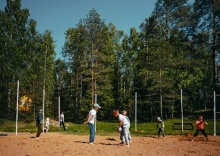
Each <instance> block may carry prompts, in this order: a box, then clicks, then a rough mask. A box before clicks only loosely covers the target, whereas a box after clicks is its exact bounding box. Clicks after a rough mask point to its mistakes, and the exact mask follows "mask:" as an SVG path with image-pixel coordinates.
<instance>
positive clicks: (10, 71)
mask: <svg viewBox="0 0 220 156" xmlns="http://www.w3.org/2000/svg"><path fill="white" fill-rule="evenodd" d="M218 6H219V1H218V0H216V1H213V0H206V1H199V0H195V2H194V3H193V4H189V3H188V1H187V0H166V1H165V0H157V2H156V4H155V9H154V11H153V12H152V15H151V16H150V17H149V18H147V19H146V20H145V22H143V23H142V24H141V25H140V31H138V30H136V28H131V29H130V32H129V34H124V32H123V31H122V30H117V28H116V26H115V25H114V24H113V23H109V24H106V23H105V21H104V20H103V19H101V17H100V15H99V13H98V12H97V11H96V10H95V9H92V10H90V11H89V13H88V15H87V16H86V17H85V18H84V19H81V20H80V21H79V23H78V24H77V25H76V26H74V27H71V28H68V29H67V30H66V32H65V39H66V40H65V43H64V46H63V51H62V54H63V57H64V60H61V59H58V60H56V61H55V51H54V47H55V45H54V41H53V38H52V33H51V32H50V31H49V30H46V31H45V32H44V33H43V34H40V33H39V32H38V31H37V29H36V25H37V21H35V20H33V19H30V14H29V10H28V9H21V0H8V1H7V5H6V7H5V10H4V11H0V73H2V74H1V75H0V91H1V95H0V107H1V110H0V117H3V118H7V119H14V118H15V110H14V108H15V104H16V83H17V80H20V95H21V96H23V95H27V96H29V97H30V98H31V99H32V100H33V102H32V105H31V108H30V112H28V113H25V112H19V116H20V120H23V121H26V122H28V123H29V122H31V121H33V120H35V118H36V117H35V116H36V112H37V111H38V109H39V108H40V107H42V95H43V86H45V89H46V96H45V116H48V117H53V118H56V119H57V117H58V96H60V100H61V111H63V112H64V113H65V119H66V121H71V122H74V123H82V121H83V120H84V118H85V117H86V115H87V114H88V112H89V110H90V109H91V108H92V105H93V103H94V102H95V95H96V94H97V102H98V103H99V104H100V105H101V107H102V109H101V110H100V111H99V113H98V120H106V121H108V120H109V121H111V120H112V118H113V117H112V113H111V112H112V109H115V108H117V109H119V110H123V109H126V110H127V111H128V115H129V117H130V118H131V120H133V117H134V94H135V92H137V93H138V108H137V112H138V121H154V119H155V117H157V116H161V117H162V118H164V119H167V118H175V117H179V115H180V111H181V109H180V89H182V90H183V106H184V111H185V112H186V114H187V115H189V116H190V115H191V117H190V118H191V119H193V117H192V116H195V115H198V114H204V115H205V116H207V117H209V118H211V117H212V115H210V111H208V112H196V110H201V109H207V110H208V109H209V110H211V109H212V108H213V97H212V95H213V90H216V91H218V90H219V87H218V86H217V84H216V83H217V79H218V73H217V66H219V65H218V64H217V63H216V58H217V56H218V54H219V46H220V44H219V39H220V37H219V31H220V30H219V29H220V22H219V21H220V20H218V19H219V7H218ZM217 87H218V88H217ZM217 94H218V92H217ZM218 100H219V99H217V101H218ZM74 126H75V125H74ZM70 128H71V127H70ZM144 128H145V127H144V126H143V129H144ZM9 129H10V130H11V131H12V130H13V128H9ZM76 129H77V128H76ZM110 129H111V128H110ZM73 131H77V132H78V131H79V132H82V131H81V130H75V129H74V128H73ZM143 131H145V130H143ZM152 131H153V132H154V130H153V129H152ZM104 132H105V131H103V133H104ZM83 133H84V132H83ZM140 133H141V132H140ZM149 133H150V132H149Z"/></svg>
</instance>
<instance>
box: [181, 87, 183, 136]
mask: <svg viewBox="0 0 220 156" xmlns="http://www.w3.org/2000/svg"><path fill="white" fill-rule="evenodd" d="M181 119H182V132H183V91H182V89H181Z"/></svg>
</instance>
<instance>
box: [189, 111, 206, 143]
mask: <svg viewBox="0 0 220 156" xmlns="http://www.w3.org/2000/svg"><path fill="white" fill-rule="evenodd" d="M205 125H208V123H207V122H205V121H204V119H203V116H202V115H200V116H199V118H198V120H197V121H196V133H195V134H194V136H193V138H192V141H193V139H194V138H195V137H196V136H197V135H198V134H199V132H202V134H203V135H204V136H205V137H206V139H207V140H209V139H208V135H207V133H206V132H205Z"/></svg>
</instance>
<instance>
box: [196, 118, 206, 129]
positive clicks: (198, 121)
mask: <svg viewBox="0 0 220 156" xmlns="http://www.w3.org/2000/svg"><path fill="white" fill-rule="evenodd" d="M204 124H205V123H204V122H201V121H200V120H197V121H196V128H197V129H204Z"/></svg>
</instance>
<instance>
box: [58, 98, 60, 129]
mask: <svg viewBox="0 0 220 156" xmlns="http://www.w3.org/2000/svg"><path fill="white" fill-rule="evenodd" d="M58 130H59V132H60V96H59V97H58Z"/></svg>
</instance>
